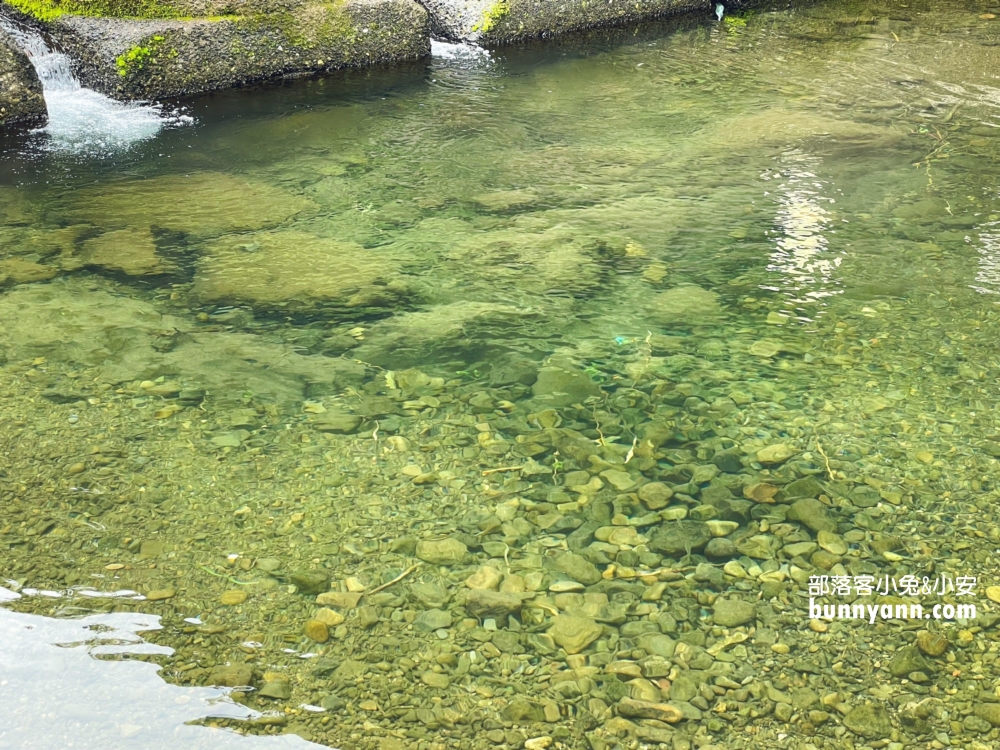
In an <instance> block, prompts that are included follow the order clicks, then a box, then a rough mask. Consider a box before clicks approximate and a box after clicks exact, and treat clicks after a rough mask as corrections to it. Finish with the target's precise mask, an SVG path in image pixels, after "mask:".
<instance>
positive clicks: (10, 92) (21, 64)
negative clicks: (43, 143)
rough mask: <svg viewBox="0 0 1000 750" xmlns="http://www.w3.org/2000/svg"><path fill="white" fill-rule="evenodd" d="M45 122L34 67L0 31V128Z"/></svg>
mask: <svg viewBox="0 0 1000 750" xmlns="http://www.w3.org/2000/svg"><path fill="white" fill-rule="evenodd" d="M46 119H47V112H46V109H45V99H43V98H42V84H41V83H40V82H39V80H38V74H37V73H36V72H35V68H34V66H32V64H31V62H30V61H29V60H28V57H27V55H25V54H24V52H22V51H21V49H20V48H19V47H18V45H17V43H16V41H15V40H14V39H12V38H11V37H10V35H8V34H7V33H6V32H4V31H3V30H2V29H0V126H9V125H17V126H21V127H24V126H29V127H38V126H41V125H44V124H45V121H46Z"/></svg>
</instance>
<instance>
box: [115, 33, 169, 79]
mask: <svg viewBox="0 0 1000 750" xmlns="http://www.w3.org/2000/svg"><path fill="white" fill-rule="evenodd" d="M163 40H164V38H163V37H162V36H160V35H159V34H157V35H155V36H153V37H151V38H150V40H149V43H148V45H147V46H143V45H139V44H137V45H135V46H134V47H132V48H131V49H129V50H128V51H127V52H124V53H122V54H121V55H118V57H117V58H116V59H115V66H116V67H117V68H118V75H120V76H121V77H122V78H125V77H126V76H128V75H129V74H130V73H133V72H135V71H139V70H142V69H143V68H145V66H146V62H147V61H150V60H151V58H153V59H155V58H154V55H155V53H156V51H157V50H158V49H159V47H160V45H161V44H162V43H163Z"/></svg>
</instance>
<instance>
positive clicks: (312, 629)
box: [302, 620, 330, 643]
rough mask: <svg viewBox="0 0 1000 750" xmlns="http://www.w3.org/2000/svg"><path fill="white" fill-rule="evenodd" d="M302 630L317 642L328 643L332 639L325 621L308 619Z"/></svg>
mask: <svg viewBox="0 0 1000 750" xmlns="http://www.w3.org/2000/svg"><path fill="white" fill-rule="evenodd" d="M302 630H303V632H304V633H305V634H306V636H307V637H308V638H311V639H312V640H314V641H316V643H326V642H327V641H328V640H330V629H329V628H328V627H327V626H326V623H325V622H320V621H319V620H306V624H305V626H304V627H303V628H302Z"/></svg>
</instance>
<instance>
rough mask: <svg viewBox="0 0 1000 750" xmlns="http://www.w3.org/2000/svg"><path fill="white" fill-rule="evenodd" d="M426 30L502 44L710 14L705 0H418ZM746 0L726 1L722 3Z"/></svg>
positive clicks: (486, 44)
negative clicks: (424, 13) (425, 16)
mask: <svg viewBox="0 0 1000 750" xmlns="http://www.w3.org/2000/svg"><path fill="white" fill-rule="evenodd" d="M421 3H422V4H423V5H424V7H425V8H427V11H428V12H429V13H430V15H431V33H432V34H433V35H434V36H435V37H439V38H442V39H448V40H451V41H454V42H466V43H471V44H477V45H479V46H482V47H501V46H504V45H507V44H513V43H516V42H524V41H528V40H530V39H540V38H545V37H550V36H554V35H557V34H563V33H567V32H572V31H581V30H583V29H592V28H600V27H611V26H622V25H625V24H629V23H634V22H637V21H645V20H650V19H654V18H660V17H665V16H672V15H680V14H682V13H699V12H700V13H704V14H705V15H706V17H707V16H709V15H710V14H711V13H712V12H713V11H712V7H713V3H710V2H707V0H421ZM748 4H749V3H747V2H726V3H724V5H725V7H726V8H727V9H735V8H737V7H745V6H746V5H748Z"/></svg>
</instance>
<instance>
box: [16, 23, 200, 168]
mask: <svg viewBox="0 0 1000 750" xmlns="http://www.w3.org/2000/svg"><path fill="white" fill-rule="evenodd" d="M0 28H2V29H3V30H4V31H6V32H7V33H8V34H9V35H10V36H11V37H12V38H13V39H14V41H15V42H16V43H17V45H18V46H19V47H20V48H21V49H22V50H23V51H24V53H25V54H26V55H27V56H28V60H30V61H31V64H32V65H33V66H34V67H35V71H36V72H37V73H38V79H39V81H41V84H42V93H43V95H44V96H45V106H46V108H47V109H48V112H49V119H48V124H47V125H46V126H45V127H44V128H41V129H40V131H39V132H42V133H45V134H46V135H47V136H48V138H47V144H46V145H47V146H48V148H50V149H52V150H55V151H70V152H74V153H103V152H109V151H111V152H113V151H120V150H122V149H125V148H128V147H129V146H132V145H133V144H135V143H138V142H140V141H144V140H146V139H147V138H152V137H153V136H154V135H156V134H157V133H159V132H160V130H161V129H163V128H164V127H167V126H172V125H187V124H190V123H192V122H193V121H194V120H193V119H192V118H191V117H189V116H187V115H183V114H179V113H168V112H165V111H164V110H163V107H162V106H161V105H158V104H150V103H148V102H119V101H115V100H114V99H111V98H109V97H107V96H104V95H103V94H99V93H97V92H96V91H94V90H92V89H88V88H84V87H83V86H81V85H80V81H78V80H77V78H76V76H75V75H73V70H72V68H71V66H70V59H69V57H68V56H66V55H65V54H63V53H62V52H57V51H55V50H53V49H52V48H51V47H50V46H49V45H48V43H47V42H46V41H45V38H44V37H43V36H42V35H41V34H39V33H38V32H37V31H35V30H34V29H31V28H27V27H24V26H22V25H20V24H16V23H13V22H12V21H10V20H9V19H6V18H3V17H2V16H0Z"/></svg>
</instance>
